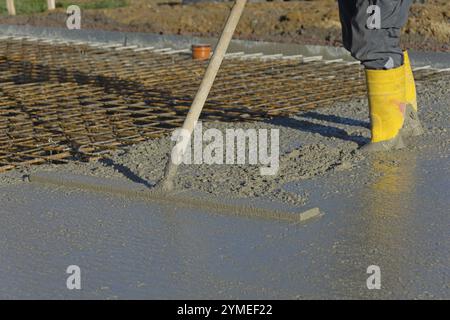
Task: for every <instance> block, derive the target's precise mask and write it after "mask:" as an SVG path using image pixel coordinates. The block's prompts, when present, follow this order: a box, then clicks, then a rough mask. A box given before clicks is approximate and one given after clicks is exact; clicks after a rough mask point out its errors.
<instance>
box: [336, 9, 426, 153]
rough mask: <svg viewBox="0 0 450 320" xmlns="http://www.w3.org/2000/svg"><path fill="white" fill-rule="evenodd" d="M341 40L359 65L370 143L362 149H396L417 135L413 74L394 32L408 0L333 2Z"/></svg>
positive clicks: (405, 15)
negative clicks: (365, 94) (363, 80)
mask: <svg viewBox="0 0 450 320" xmlns="http://www.w3.org/2000/svg"><path fill="white" fill-rule="evenodd" d="M338 2H339V12H340V18H341V24H342V35H343V43H344V46H345V48H346V49H347V50H349V51H350V53H351V54H352V56H353V57H354V58H355V59H357V60H359V61H361V63H362V64H363V65H364V67H365V72H366V80H367V92H368V99H369V108H370V122H371V133H372V138H371V142H370V143H369V144H367V145H365V146H364V147H363V148H364V149H365V150H367V151H384V150H391V149H400V148H402V147H403V146H404V141H403V139H402V138H403V137H408V136H417V135H420V134H421V133H422V132H423V130H422V127H421V124H420V121H419V118H418V114H417V99H416V87H415V83H414V77H413V73H412V70H411V64H410V61H409V57H408V53H407V52H406V51H405V52H403V51H402V49H401V48H400V30H401V28H402V27H403V26H404V25H405V24H406V22H407V20H408V12H409V9H410V6H411V3H412V0H338Z"/></svg>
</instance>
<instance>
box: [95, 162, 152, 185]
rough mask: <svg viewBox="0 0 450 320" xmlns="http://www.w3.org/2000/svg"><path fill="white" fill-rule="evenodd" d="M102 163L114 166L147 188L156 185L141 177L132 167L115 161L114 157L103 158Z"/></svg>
mask: <svg viewBox="0 0 450 320" xmlns="http://www.w3.org/2000/svg"><path fill="white" fill-rule="evenodd" d="M99 162H100V163H103V164H104V165H106V166H108V167H112V168H114V169H115V170H116V171H118V172H120V173H121V174H123V175H124V176H125V177H126V178H128V179H130V180H131V181H133V182H136V183H139V184H143V185H144V186H146V187H147V188H153V187H154V185H153V184H151V183H150V182H148V181H147V180H145V179H142V178H141V177H139V176H138V175H137V174H136V173H134V172H133V171H132V170H131V169H130V168H128V167H126V166H124V165H123V164H119V163H115V162H114V161H113V160H112V159H107V158H103V159H100V160H99Z"/></svg>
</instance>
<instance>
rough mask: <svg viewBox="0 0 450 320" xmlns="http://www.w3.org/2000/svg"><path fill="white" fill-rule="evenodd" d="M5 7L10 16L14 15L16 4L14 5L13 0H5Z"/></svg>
mask: <svg viewBox="0 0 450 320" xmlns="http://www.w3.org/2000/svg"><path fill="white" fill-rule="evenodd" d="M6 8H7V9H8V13H9V15H11V16H15V15H16V6H15V5H14V0H6Z"/></svg>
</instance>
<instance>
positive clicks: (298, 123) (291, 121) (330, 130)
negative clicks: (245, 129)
mask: <svg viewBox="0 0 450 320" xmlns="http://www.w3.org/2000/svg"><path fill="white" fill-rule="evenodd" d="M317 115H320V114H317ZM302 116H304V114H302ZM320 116H322V115H320ZM326 117H327V116H326ZM330 117H332V118H333V119H335V120H336V119H339V118H340V117H337V116H336V117H334V116H330ZM344 119H346V118H344ZM348 120H351V119H348ZM355 121H358V120H355ZM266 122H267V123H270V124H274V125H278V126H283V127H287V128H293V129H297V130H301V131H304V132H310V133H318V134H320V135H321V136H324V137H327V138H332V137H333V138H337V139H341V140H345V141H352V142H355V143H356V144H358V146H359V147H362V146H363V145H365V144H367V143H368V142H369V139H368V138H365V137H362V136H353V135H349V134H348V133H347V132H346V131H345V130H343V129H340V128H336V127H330V126H324V125H322V124H318V123H314V122H310V121H307V120H300V119H295V118H274V119H270V120H267V121H266ZM337 123H343V122H337ZM366 125H367V124H366V123H364V126H366Z"/></svg>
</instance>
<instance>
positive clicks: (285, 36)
mask: <svg viewBox="0 0 450 320" xmlns="http://www.w3.org/2000/svg"><path fill="white" fill-rule="evenodd" d="M86 2H89V1H87V0H74V1H73V4H80V5H82V4H83V3H86ZM232 3H233V2H199V3H192V4H182V3H181V0H175V1H170V0H130V1H128V6H125V7H118V8H108V9H95V10H94V9H90V10H83V12H82V28H83V29H101V30H109V31H129V32H149V33H158V34H179V35H196V36H213V37H214V36H217V35H218V34H219V33H220V31H221V28H222V26H223V24H224V21H225V19H226V17H227V15H228V12H229V9H230V7H231V6H232ZM65 19H66V13H65V9H63V8H58V9H57V10H56V11H54V12H51V13H47V12H44V13H38V14H32V15H18V16H15V17H10V16H6V15H1V16H0V24H16V25H33V26H51V27H65ZM403 33H404V35H403V39H402V42H403V46H404V47H405V48H409V49H417V50H422V51H445V52H450V42H449V39H450V2H449V1H448V0H427V1H426V2H425V4H420V3H415V4H413V6H412V8H411V12H410V17H409V21H408V23H407V25H406V26H405V28H404V30H403ZM235 37H236V38H239V39H248V40H265V41H275V42H290V43H299V44H318V45H332V46H341V45H342V41H341V30H340V22H339V13H338V6H337V1H336V0H310V1H285V2H283V1H281V2H274V1H271V2H266V1H259V0H256V1H253V2H250V3H248V5H247V7H246V10H245V12H244V15H243V17H242V19H241V21H240V23H239V26H238V29H237V31H236V35H235Z"/></svg>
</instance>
